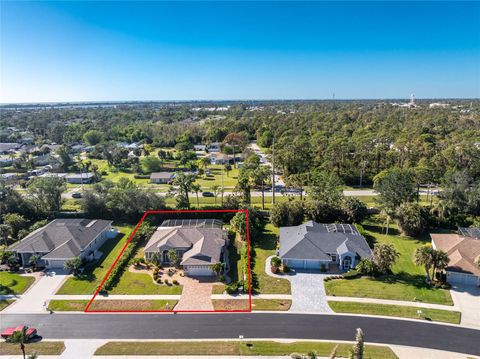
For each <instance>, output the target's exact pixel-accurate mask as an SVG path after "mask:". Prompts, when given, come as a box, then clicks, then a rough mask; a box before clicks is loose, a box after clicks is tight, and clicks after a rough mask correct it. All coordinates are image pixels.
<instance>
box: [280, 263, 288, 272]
mask: <svg viewBox="0 0 480 359" xmlns="http://www.w3.org/2000/svg"><path fill="white" fill-rule="evenodd" d="M282 270H283V273H289V272H290V267H289V266H287V265H286V264H284V265H283V268H282Z"/></svg>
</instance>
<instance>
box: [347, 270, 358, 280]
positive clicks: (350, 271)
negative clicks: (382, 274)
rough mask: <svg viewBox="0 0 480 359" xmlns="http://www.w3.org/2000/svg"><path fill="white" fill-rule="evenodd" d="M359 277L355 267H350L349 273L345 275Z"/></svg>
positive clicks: (348, 277)
mask: <svg viewBox="0 0 480 359" xmlns="http://www.w3.org/2000/svg"><path fill="white" fill-rule="evenodd" d="M357 277H358V272H357V271H356V270H355V269H350V270H349V271H348V272H347V273H345V274H344V275H343V278H345V279H353V278H357Z"/></svg>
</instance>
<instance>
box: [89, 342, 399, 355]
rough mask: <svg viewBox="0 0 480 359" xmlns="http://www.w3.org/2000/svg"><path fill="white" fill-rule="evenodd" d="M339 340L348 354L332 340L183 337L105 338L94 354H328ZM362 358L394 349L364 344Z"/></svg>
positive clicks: (386, 353) (343, 353)
mask: <svg viewBox="0 0 480 359" xmlns="http://www.w3.org/2000/svg"><path fill="white" fill-rule="evenodd" d="M337 344H338V349H337V356H338V357H348V354H349V350H350V348H351V347H352V344H353V343H352V344H349V343H334V342H292V343H278V342H275V341H256V340H255V341H248V340H245V341H244V342H242V343H239V342H238V341H196V342H195V341H186V342H178V341H173V342H166V341H165V342H148V345H145V343H142V342H108V343H106V344H104V345H103V346H101V347H100V348H98V349H97V351H96V352H95V355H133V356H140V355H209V356H214V355H237V356H238V355H246V356H253V355H255V356H263V355H269V356H288V357H290V354H292V353H302V354H306V353H308V352H315V353H316V354H317V355H318V356H329V355H330V353H331V352H332V350H333V348H334V347H335V346H336V345H337ZM364 358H365V359H367V358H368V359H393V358H397V356H396V355H395V353H394V352H393V351H392V350H391V349H390V348H389V347H387V346H381V345H365V356H364Z"/></svg>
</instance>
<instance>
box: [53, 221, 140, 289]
mask: <svg viewBox="0 0 480 359" xmlns="http://www.w3.org/2000/svg"><path fill="white" fill-rule="evenodd" d="M116 227H117V228H118V230H119V231H120V234H119V236H117V237H116V238H114V239H109V240H108V241H107V242H105V243H104V244H103V245H102V246H101V247H100V249H99V250H100V252H102V258H101V259H100V260H99V261H97V262H95V263H93V264H92V265H90V266H87V267H86V268H85V270H84V272H83V274H82V275H81V276H80V277H79V278H69V279H68V280H67V281H66V282H65V283H64V284H63V286H62V287H61V288H60V289H59V290H58V292H57V294H92V295H93V293H95V290H96V289H97V287H98V286H99V285H100V283H101V282H102V280H103V278H104V277H105V275H106V274H107V272H108V270H109V269H110V267H111V265H112V264H113V262H114V261H115V259H116V258H117V256H118V254H119V253H120V251H121V250H122V247H123V246H124V245H125V242H126V241H127V240H128V237H129V236H130V232H131V231H132V229H133V227H132V226H123V227H119V226H116Z"/></svg>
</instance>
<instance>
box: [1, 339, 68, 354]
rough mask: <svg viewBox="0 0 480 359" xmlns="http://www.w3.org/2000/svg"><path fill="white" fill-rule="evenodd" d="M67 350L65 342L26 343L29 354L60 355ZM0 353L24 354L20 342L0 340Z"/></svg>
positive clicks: (26, 350)
mask: <svg viewBox="0 0 480 359" xmlns="http://www.w3.org/2000/svg"><path fill="white" fill-rule="evenodd" d="M64 350H65V345H64V344H63V342H48V341H42V342H38V343H28V344H25V352H26V354H27V355H31V354H33V353H37V354H38V355H60V354H62V353H63V351H64ZM0 355H19V356H21V355H22V352H21V350H20V345H19V344H14V343H6V342H0Z"/></svg>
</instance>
